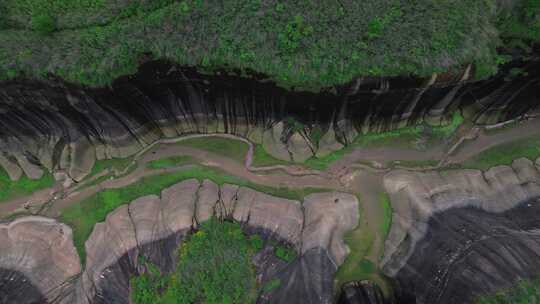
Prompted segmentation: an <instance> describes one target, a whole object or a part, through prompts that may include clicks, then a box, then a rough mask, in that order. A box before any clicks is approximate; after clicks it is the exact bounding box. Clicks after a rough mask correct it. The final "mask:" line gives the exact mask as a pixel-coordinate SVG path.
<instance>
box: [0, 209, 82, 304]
mask: <svg viewBox="0 0 540 304" xmlns="http://www.w3.org/2000/svg"><path fill="white" fill-rule="evenodd" d="M80 271H81V266H80V262H79V256H78V254H77V252H76V251H75V247H74V246H73V240H72V234H71V228H69V227H68V226H66V225H64V224H61V223H58V222H57V221H55V220H53V219H49V218H44V217H37V216H32V217H25V218H20V219H16V220H14V221H12V222H10V223H5V224H1V223H0V302H2V303H42V300H43V299H44V298H46V299H49V300H53V299H57V298H60V297H62V295H63V294H64V293H65V292H67V291H68V290H69V285H70V284H71V281H72V280H73V279H74V278H75V277H76V276H77V275H78V274H79V273H80Z"/></svg>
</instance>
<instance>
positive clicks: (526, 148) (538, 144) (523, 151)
mask: <svg viewBox="0 0 540 304" xmlns="http://www.w3.org/2000/svg"><path fill="white" fill-rule="evenodd" d="M521 157H526V158H528V159H530V160H532V161H534V160H536V158H538V157H540V138H538V137H530V138H526V139H522V140H517V141H515V142H510V143H506V144H502V145H498V146H495V147H493V148H490V149H487V150H485V151H484V152H481V153H480V154H478V155H476V156H475V157H473V158H471V159H469V160H467V161H465V162H464V163H463V164H462V167H464V168H471V169H480V170H487V169H489V168H491V167H494V166H498V165H510V164H511V163H512V161H513V160H515V159H518V158H521Z"/></svg>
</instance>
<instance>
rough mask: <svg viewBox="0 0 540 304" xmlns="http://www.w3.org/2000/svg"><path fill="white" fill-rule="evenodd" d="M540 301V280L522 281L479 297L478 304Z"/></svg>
mask: <svg viewBox="0 0 540 304" xmlns="http://www.w3.org/2000/svg"><path fill="white" fill-rule="evenodd" d="M539 301H540V280H538V279H536V280H532V281H522V282H520V283H519V284H517V286H515V287H513V288H511V289H508V290H502V291H500V292H497V293H495V294H493V295H486V296H482V297H480V298H478V299H477V300H476V301H475V303H476V304H532V303H538V302H539Z"/></svg>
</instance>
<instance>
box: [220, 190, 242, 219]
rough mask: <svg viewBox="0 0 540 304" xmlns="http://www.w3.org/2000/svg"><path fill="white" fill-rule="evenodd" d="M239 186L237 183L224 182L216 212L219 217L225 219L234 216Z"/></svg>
mask: <svg viewBox="0 0 540 304" xmlns="http://www.w3.org/2000/svg"><path fill="white" fill-rule="evenodd" d="M238 188H239V187H238V186H236V185H230V184H224V185H223V186H221V188H220V189H219V200H218V203H217V205H216V207H215V209H216V212H215V213H216V215H217V216H218V217H219V218H222V219H223V218H229V217H231V216H232V214H233V212H234V208H235V206H236V200H237V196H236V194H237V193H238Z"/></svg>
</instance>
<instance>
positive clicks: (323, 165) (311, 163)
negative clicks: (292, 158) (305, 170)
mask: <svg viewBox="0 0 540 304" xmlns="http://www.w3.org/2000/svg"><path fill="white" fill-rule="evenodd" d="M350 150H351V147H345V148H343V149H341V150H338V151H335V152H332V153H330V154H328V155H326V156H323V157H316V156H313V157H311V158H309V159H308V160H306V162H305V163H304V164H305V165H306V166H308V167H309V168H311V169H315V170H326V169H327V168H328V166H329V165H330V164H331V163H333V162H334V161H336V160H338V159H340V158H341V157H343V156H344V155H345V154H347V153H348V152H350Z"/></svg>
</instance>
